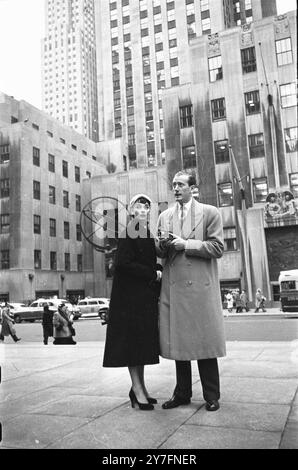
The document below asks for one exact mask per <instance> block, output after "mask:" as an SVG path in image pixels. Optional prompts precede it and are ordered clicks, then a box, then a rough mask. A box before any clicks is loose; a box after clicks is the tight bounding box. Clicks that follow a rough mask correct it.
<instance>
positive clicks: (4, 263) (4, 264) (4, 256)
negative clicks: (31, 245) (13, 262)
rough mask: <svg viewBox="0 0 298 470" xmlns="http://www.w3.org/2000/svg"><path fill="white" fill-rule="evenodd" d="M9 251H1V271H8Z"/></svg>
mask: <svg viewBox="0 0 298 470" xmlns="http://www.w3.org/2000/svg"><path fill="white" fill-rule="evenodd" d="M9 268H10V261H9V250H1V269H9Z"/></svg>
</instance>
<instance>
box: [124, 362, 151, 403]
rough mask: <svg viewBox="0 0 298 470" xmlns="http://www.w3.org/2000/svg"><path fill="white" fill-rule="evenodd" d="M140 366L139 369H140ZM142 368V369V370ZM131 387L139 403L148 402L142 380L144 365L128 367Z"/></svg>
mask: <svg viewBox="0 0 298 470" xmlns="http://www.w3.org/2000/svg"><path fill="white" fill-rule="evenodd" d="M140 368H141V369H140ZM142 368H143V371H142ZM128 370H129V373H130V378H131V383H132V389H133V391H134V393H135V395H136V397H137V399H138V401H139V402H140V403H148V402H147V396H146V393H145V390H144V388H143V382H144V366H130V367H128Z"/></svg>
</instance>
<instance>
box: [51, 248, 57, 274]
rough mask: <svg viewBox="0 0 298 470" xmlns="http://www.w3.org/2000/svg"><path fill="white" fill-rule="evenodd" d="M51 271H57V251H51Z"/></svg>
mask: <svg viewBox="0 0 298 470" xmlns="http://www.w3.org/2000/svg"><path fill="white" fill-rule="evenodd" d="M50 270H51V271H56V270H57V253H56V251H50Z"/></svg>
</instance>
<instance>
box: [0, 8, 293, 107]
mask: <svg viewBox="0 0 298 470" xmlns="http://www.w3.org/2000/svg"><path fill="white" fill-rule="evenodd" d="M44 3H45V0H0V64H1V65H0V91H2V92H4V93H6V94H7V95H10V96H14V97H15V98H16V99H18V100H21V99H23V100H25V101H28V103H30V104H32V105H34V106H36V107H37V108H41V39H42V38H43V37H44V34H45V20H44ZM294 9H296V0H277V12H278V14H282V13H285V12H287V11H290V10H294Z"/></svg>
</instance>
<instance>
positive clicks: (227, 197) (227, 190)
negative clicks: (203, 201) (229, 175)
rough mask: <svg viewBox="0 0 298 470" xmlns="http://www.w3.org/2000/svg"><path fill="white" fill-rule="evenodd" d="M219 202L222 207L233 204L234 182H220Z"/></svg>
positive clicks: (218, 186) (218, 188)
mask: <svg viewBox="0 0 298 470" xmlns="http://www.w3.org/2000/svg"><path fill="white" fill-rule="evenodd" d="M217 190H218V203H219V206H220V207H226V206H232V205H233V188H232V183H230V182H229V183H220V184H218V185H217Z"/></svg>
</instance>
